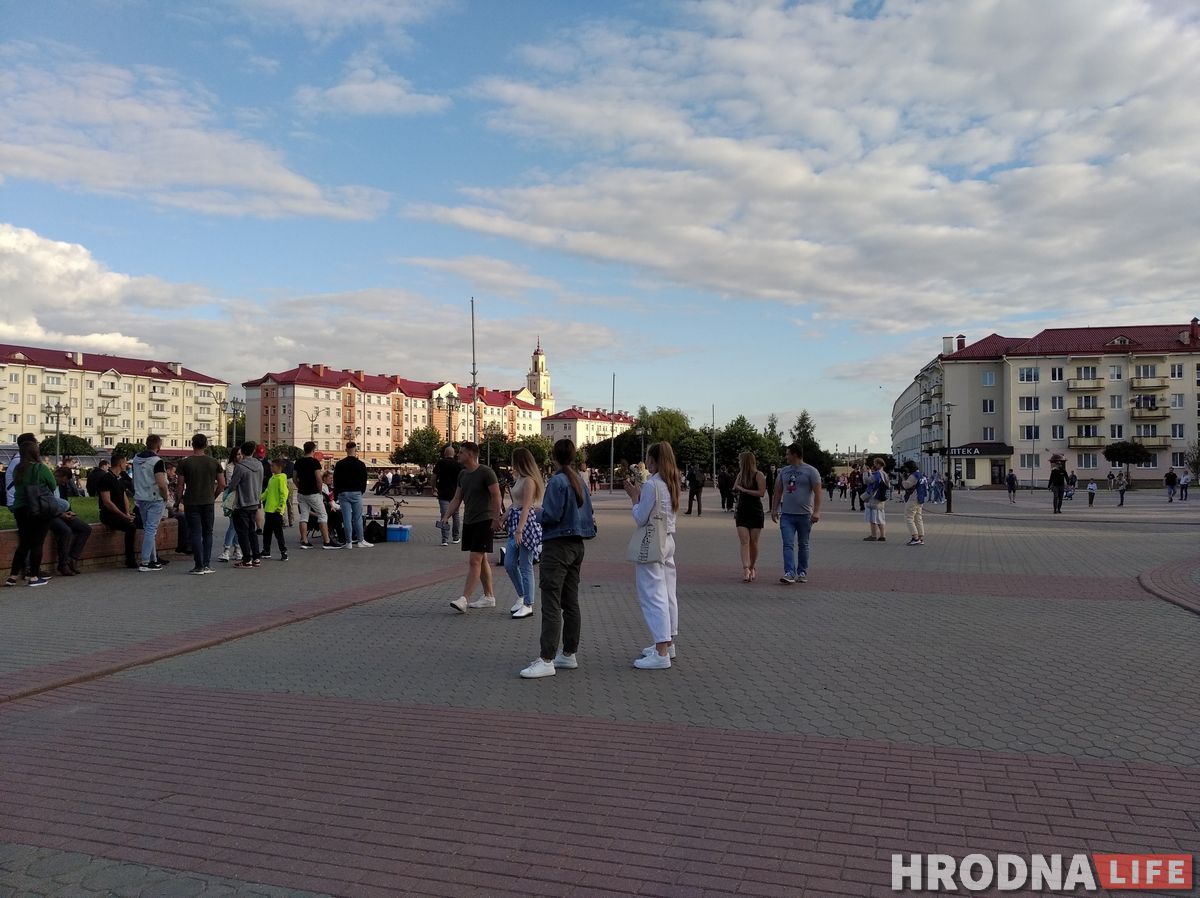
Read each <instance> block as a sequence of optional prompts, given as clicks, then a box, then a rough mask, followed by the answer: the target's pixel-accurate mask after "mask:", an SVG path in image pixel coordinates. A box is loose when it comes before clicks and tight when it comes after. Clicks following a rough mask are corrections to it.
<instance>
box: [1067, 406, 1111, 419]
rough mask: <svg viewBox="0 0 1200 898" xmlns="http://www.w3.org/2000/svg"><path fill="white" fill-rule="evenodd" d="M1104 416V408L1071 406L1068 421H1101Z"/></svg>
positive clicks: (1068, 411) (1068, 410)
mask: <svg viewBox="0 0 1200 898" xmlns="http://www.w3.org/2000/svg"><path fill="white" fill-rule="evenodd" d="M1103 417H1104V409H1102V408H1069V409H1067V420H1068V421H1099V420H1100V419H1101V418H1103Z"/></svg>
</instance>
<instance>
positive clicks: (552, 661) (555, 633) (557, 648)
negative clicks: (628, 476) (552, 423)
mask: <svg viewBox="0 0 1200 898" xmlns="http://www.w3.org/2000/svg"><path fill="white" fill-rule="evenodd" d="M552 457H553V458H554V463H555V464H556V465H557V466H558V469H557V470H556V471H555V472H554V474H553V475H551V477H550V480H549V481H548V482H547V483H546V493H545V495H544V496H543V497H542V510H541V513H540V515H539V520H540V522H541V525H542V563H541V569H542V571H541V589H542V633H541V639H540V646H539V649H540V651H539V654H538V657H537V658H535V659H534V661H533V663H531V664H530V665H529V666H528V667H526V668H525V669H524V670H522V671H521V676H522V677H523V678H524V679H526V680H535V679H539V678H541V677H552V676H554V675H555V673H557V672H558V671H559V670H574V669H575V668H577V667H579V661H578V659H576V657H575V654H576V652H578V651H579V638H580V633H581V630H582V625H583V619H582V616H581V613H580V607H579V577H580V571H581V570H582V568H583V556H584V550H583V543H584V540H587V539H591V538H592V537H594V536H595V535H596V519H595V516H594V515H593V514H592V498H591V495H590V494H589V493H588V491H587V490H586V489H585V488H584V485H583V482H582V480H581V479H580V477H579V474H578V472H576V471H574V470H572V468H571V465H572V464H574V462H575V444H574V443H572V442H571V441H570V440H565V439H564V440H559V441H558V442H557V443H555V444H554V449H553V453H552ZM464 536H466V534H465V533H464Z"/></svg>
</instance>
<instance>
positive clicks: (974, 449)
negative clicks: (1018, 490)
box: [946, 443, 1013, 489]
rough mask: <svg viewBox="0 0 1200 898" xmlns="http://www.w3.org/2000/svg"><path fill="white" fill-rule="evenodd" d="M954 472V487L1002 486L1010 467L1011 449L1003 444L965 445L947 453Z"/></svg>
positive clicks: (951, 448) (952, 447) (953, 448)
mask: <svg viewBox="0 0 1200 898" xmlns="http://www.w3.org/2000/svg"><path fill="white" fill-rule="evenodd" d="M946 454H947V455H949V456H950V464H951V467H952V468H953V470H954V483H955V485H959V484H961V485H963V486H966V487H967V488H969V489H970V488H973V487H981V486H984V487H986V486H1003V484H1004V478H1005V477H1006V476H1008V471H1009V468H1010V467H1011V459H1012V455H1013V447H1012V446H1009V445H1007V444H1005V443H967V444H966V445H965V446H951V447H950V448H949V449H948V450H947V452H946Z"/></svg>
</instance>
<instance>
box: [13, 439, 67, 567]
mask: <svg viewBox="0 0 1200 898" xmlns="http://www.w3.org/2000/svg"><path fill="white" fill-rule="evenodd" d="M20 453H21V456H20V459H21V460H20V461H19V462H18V463H17V466H16V469H15V470H14V471H13V476H12V482H13V484H14V486H15V487H16V489H15V491H14V495H13V503H12V513H13V517H14V518H16V520H17V551H16V552H14V553H13V560H12V568H11V569H10V571H9V576H8V579H7V580H5V581H4V585H5V586H16V585H17V583H18V582H20V577H21V573H22V572H24V573H25V577H26V582H27V584H28V585H29V586H45V585H46V584H47V583H49V582H50V578H49V577H43V576H42V546H43V545H44V544H45V542H46V533H47V532H48V531H49V529H50V519H49V518H47V517H39V516H37V515H35V514H34V513H33V512H32V511H31V510H30V508H29V497H28V496H27V495H26V491H27V490H28V488H29V487H30V486H32V485H34V484H35V483H40V484H42V485H44V486H45V487H46V488H47V489H48V490H50V491H51V492H54V494H55V495H56V496H57V495H58V494H57V492H55V490H57V488H58V483H57V481H55V479H54V472H53V471H51V470H50V467H49V466H48V465H44V464H42V454H41V451H40V450H39V449H38V444H37V442H36V441H29V440H27V441H25V442H24V443H21V445H20Z"/></svg>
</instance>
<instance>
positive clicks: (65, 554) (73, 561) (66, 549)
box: [50, 465, 92, 577]
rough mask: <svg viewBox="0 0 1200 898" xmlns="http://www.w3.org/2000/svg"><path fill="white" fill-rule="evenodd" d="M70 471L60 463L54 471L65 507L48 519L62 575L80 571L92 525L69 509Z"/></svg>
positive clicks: (68, 575)
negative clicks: (80, 561)
mask: <svg viewBox="0 0 1200 898" xmlns="http://www.w3.org/2000/svg"><path fill="white" fill-rule="evenodd" d="M71 478H72V471H71V469H70V468H68V467H67V466H66V465H60V466H59V467H58V468H57V469H56V470H55V471H54V479H55V481H57V483H58V496H59V498H60V499H62V500H63V501H64V502H66V503H67V504H66V507H65V508H64V509H63V511H62V513H61V514H58V515H56V516H55V517H53V518H51V519H50V534H51V536H53V537H54V541H55V544H56V545H57V548H58V572H59V573H60V574H62V575H63V576H64V577H74V576H75V575H76V574H79V573H82V572H81V571H80V570H79V560H80V559H81V558H83V550H84V548H85V547H86V546H87V541H88V540H89V539H90V538H91V536H92V527H91V525H90V524H85V523H84V522H83V521H81V520H79V518H78V517H77V516H76V514H75V512H73V511H71V503H70V501H69V500H68V495H69V493H70V492H71V491H72V490H71Z"/></svg>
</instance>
